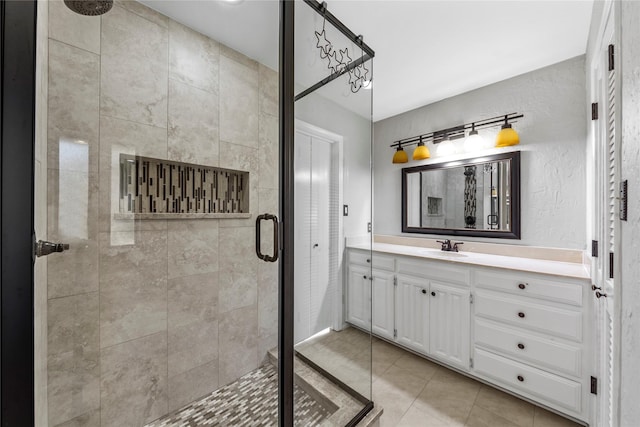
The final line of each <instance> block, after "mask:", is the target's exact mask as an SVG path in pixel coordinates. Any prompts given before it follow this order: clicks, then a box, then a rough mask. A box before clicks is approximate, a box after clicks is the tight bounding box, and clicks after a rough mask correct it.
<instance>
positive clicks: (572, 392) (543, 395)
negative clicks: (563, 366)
mask: <svg viewBox="0 0 640 427" xmlns="http://www.w3.org/2000/svg"><path fill="white" fill-rule="evenodd" d="M474 369H475V371H477V372H478V373H480V374H484V375H486V376H488V377H491V378H493V379H495V380H497V381H499V382H501V383H504V384H505V385H507V386H510V387H511V388H514V389H517V390H522V391H523V392H525V393H528V394H532V395H535V396H537V397H538V398H540V400H541V401H546V402H549V403H551V404H555V405H559V406H561V407H563V408H566V409H569V410H571V411H574V412H580V411H581V408H582V405H581V395H582V385H581V384H580V383H577V382H575V381H571V380H568V379H566V378H562V377H559V376H557V375H554V374H550V373H549V372H545V371H543V370H540V369H536V368H534V367H531V366H527V365H524V364H522V363H518V362H516V361H514V360H511V359H507V358H504V357H502V356H498V355H496V354H493V353H490V352H488V351H485V350H482V349H479V348H476V351H475V359H474Z"/></svg>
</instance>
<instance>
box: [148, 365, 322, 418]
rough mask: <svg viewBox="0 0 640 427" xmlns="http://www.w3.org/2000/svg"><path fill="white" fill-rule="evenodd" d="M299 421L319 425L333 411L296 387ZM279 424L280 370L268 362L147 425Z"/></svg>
mask: <svg viewBox="0 0 640 427" xmlns="http://www.w3.org/2000/svg"><path fill="white" fill-rule="evenodd" d="M294 399H295V424H296V425H301V426H316V425H319V424H320V423H322V421H324V420H325V419H327V418H328V417H329V416H330V415H331V413H330V412H329V411H328V410H327V409H326V408H324V407H323V406H321V405H320V404H319V403H318V402H317V401H315V400H314V399H313V398H312V397H310V396H309V395H308V394H307V393H305V392H304V391H303V390H302V389H301V388H300V387H297V386H296V387H295V391H294ZM277 424H278V372H277V371H276V369H275V368H274V367H273V366H272V365H270V364H266V365H264V366H262V367H260V368H258V369H256V370H254V371H252V372H249V373H248V374H246V375H245V376H243V377H241V378H240V379H238V381H236V382H234V383H231V384H229V385H227V386H225V387H222V388H221V389H219V390H216V391H214V392H213V393H211V394H209V395H207V396H205V397H203V398H201V399H200V400H197V401H195V402H192V403H190V404H189V405H187V406H185V407H184V408H182V409H179V410H178V411H176V412H174V413H172V414H169V415H167V416H165V417H162V418H160V419H158V420H156V421H154V422H152V423H149V424H147V427H196V426H198V427H200V426H251V427H254V426H275V425H277Z"/></svg>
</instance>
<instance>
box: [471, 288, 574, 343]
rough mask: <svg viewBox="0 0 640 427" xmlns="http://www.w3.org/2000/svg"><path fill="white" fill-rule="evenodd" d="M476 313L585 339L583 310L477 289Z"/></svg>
mask: <svg viewBox="0 0 640 427" xmlns="http://www.w3.org/2000/svg"><path fill="white" fill-rule="evenodd" d="M476 301H477V302H476V304H475V306H476V312H475V314H476V316H481V317H485V318H487V319H494V320H497V321H500V322H507V323H510V324H512V325H516V326H519V327H522V328H528V329H533V330H537V331H541V332H546V333H550V334H553V335H557V336H559V337H564V338H569V339H572V340H575V341H578V342H580V341H582V313H581V312H579V311H571V310H565V309H563V308H557V307H552V306H549V305H543V304H538V303H532V302H529V301H524V300H521V299H518V298H507V297H502V296H498V295H494V294H490V293H486V292H482V291H478V292H477V297H476Z"/></svg>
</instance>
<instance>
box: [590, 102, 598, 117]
mask: <svg viewBox="0 0 640 427" xmlns="http://www.w3.org/2000/svg"><path fill="white" fill-rule="evenodd" d="M591 120H598V103H597V102H592V103H591Z"/></svg>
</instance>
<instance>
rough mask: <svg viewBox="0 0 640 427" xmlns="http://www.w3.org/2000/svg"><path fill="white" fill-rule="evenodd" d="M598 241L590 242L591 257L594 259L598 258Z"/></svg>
mask: <svg viewBox="0 0 640 427" xmlns="http://www.w3.org/2000/svg"><path fill="white" fill-rule="evenodd" d="M598 252H599V251H598V241H597V240H592V241H591V256H592V257H594V258H598Z"/></svg>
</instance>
